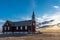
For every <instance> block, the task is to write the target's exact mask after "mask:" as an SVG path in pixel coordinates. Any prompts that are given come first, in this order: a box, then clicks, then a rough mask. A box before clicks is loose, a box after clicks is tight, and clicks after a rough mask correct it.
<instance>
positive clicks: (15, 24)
mask: <svg viewBox="0 0 60 40" xmlns="http://www.w3.org/2000/svg"><path fill="white" fill-rule="evenodd" d="M10 24H11V26H31V25H32V20H25V21H19V22H10Z"/></svg>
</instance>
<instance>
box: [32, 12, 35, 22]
mask: <svg viewBox="0 0 60 40" xmlns="http://www.w3.org/2000/svg"><path fill="white" fill-rule="evenodd" d="M32 21H35V14H34V11H33V14H32Z"/></svg>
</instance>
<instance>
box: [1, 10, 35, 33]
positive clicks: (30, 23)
mask: <svg viewBox="0 0 60 40" xmlns="http://www.w3.org/2000/svg"><path fill="white" fill-rule="evenodd" d="M2 32H3V33H5V32H32V33H34V32H36V21H35V14H34V11H33V14H32V19H31V20H25V21H17V22H12V21H9V20H7V21H6V22H5V23H4V25H3V26H2Z"/></svg>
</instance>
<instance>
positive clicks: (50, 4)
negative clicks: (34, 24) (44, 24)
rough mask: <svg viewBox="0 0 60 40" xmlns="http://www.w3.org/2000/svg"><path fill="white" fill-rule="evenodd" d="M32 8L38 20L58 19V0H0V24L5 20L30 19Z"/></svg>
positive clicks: (59, 9) (59, 12) (59, 1)
mask: <svg viewBox="0 0 60 40" xmlns="http://www.w3.org/2000/svg"><path fill="white" fill-rule="evenodd" d="M33 10H34V12H35V15H36V19H37V21H38V22H41V21H44V20H50V19H54V20H55V19H58V20H59V18H60V16H59V14H60V0H0V25H3V24H4V22H5V21H6V20H11V21H21V20H27V19H31V16H32V12H33ZM55 16H56V17H55Z"/></svg>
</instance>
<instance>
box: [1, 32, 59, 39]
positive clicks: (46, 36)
mask: <svg viewBox="0 0 60 40" xmlns="http://www.w3.org/2000/svg"><path fill="white" fill-rule="evenodd" d="M0 40H60V32H43V33H42V34H29V35H19V34H15V35H6V34H0Z"/></svg>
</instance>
